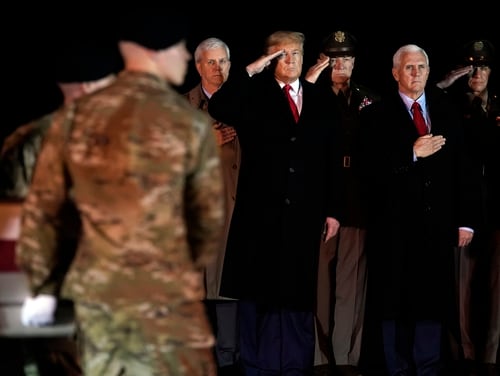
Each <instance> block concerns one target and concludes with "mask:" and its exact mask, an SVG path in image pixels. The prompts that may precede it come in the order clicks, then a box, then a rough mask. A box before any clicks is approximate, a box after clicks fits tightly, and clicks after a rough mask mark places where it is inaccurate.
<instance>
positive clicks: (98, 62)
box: [54, 40, 123, 83]
mask: <svg viewBox="0 0 500 376" xmlns="http://www.w3.org/2000/svg"><path fill="white" fill-rule="evenodd" d="M122 68H123V62H122V59H121V56H120V53H119V51H118V46H117V44H116V42H115V43H109V44H107V43H106V44H104V43H103V44H99V43H96V42H95V41H94V42H91V41H81V40H75V41H73V43H66V44H65V45H64V46H60V47H58V49H57V51H56V53H55V63H54V77H55V80H56V82H59V83H71V82H91V81H96V80H99V79H101V78H103V77H106V76H108V75H110V74H112V73H118V72H119V71H120V70H121V69H122Z"/></svg>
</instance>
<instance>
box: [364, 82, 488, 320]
mask: <svg viewBox="0 0 500 376" xmlns="http://www.w3.org/2000/svg"><path fill="white" fill-rule="evenodd" d="M426 100H427V105H428V109H429V113H430V118H431V127H432V131H431V133H432V134H434V135H443V136H445V138H446V144H445V145H444V146H443V148H442V149H441V150H439V151H438V152H437V153H435V154H434V155H432V156H430V157H427V158H419V159H418V160H417V161H414V158H413V144H414V142H415V141H416V139H417V138H418V134H417V131H416V128H415V126H414V124H413V121H412V119H411V116H410V114H409V112H408V111H407V109H406V107H405V104H404V102H403V100H402V99H401V97H400V96H399V94H398V92H397V91H394V93H392V94H389V95H387V96H385V98H384V99H383V100H382V102H380V103H378V104H373V105H372V106H368V107H367V108H366V110H365V111H362V113H361V117H362V132H363V139H364V154H365V155H364V159H363V161H364V166H365V178H366V185H365V187H366V188H367V189H369V190H370V196H369V197H371V199H370V207H371V210H370V213H371V221H370V224H369V226H368V240H367V242H368V247H369V248H368V249H369V252H370V260H371V263H370V267H371V269H370V273H371V275H372V276H371V278H372V279H371V280H372V281H374V283H375V281H376V282H378V284H377V286H378V291H377V292H378V297H379V300H378V304H377V306H378V307H379V308H380V309H381V311H380V312H381V314H382V317H383V318H385V319H400V318H403V319H404V318H409V319H441V318H443V317H444V314H446V313H447V312H450V311H451V310H452V308H453V304H452V299H453V295H452V292H453V285H452V281H453V275H452V273H453V247H454V246H456V245H457V243H458V228H459V226H467V227H471V228H474V227H475V224H476V223H477V219H478V213H479V212H478V204H477V198H478V197H479V194H478V191H477V189H478V185H476V183H477V182H478V181H479V180H478V179H477V178H473V177H472V176H471V175H470V164H469V163H468V161H467V160H466V159H465V157H464V153H463V152H464V148H463V128H462V123H461V117H460V114H459V112H458V109H457V108H456V107H455V106H454V105H453V103H452V102H451V101H450V98H449V97H448V96H447V95H446V94H445V93H443V92H441V91H439V89H434V88H431V89H427V90H426Z"/></svg>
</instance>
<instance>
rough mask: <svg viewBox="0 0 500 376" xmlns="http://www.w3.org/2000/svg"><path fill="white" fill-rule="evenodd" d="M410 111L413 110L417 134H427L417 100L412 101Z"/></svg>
mask: <svg viewBox="0 0 500 376" xmlns="http://www.w3.org/2000/svg"><path fill="white" fill-rule="evenodd" d="M411 111H412V112H413V122H414V123H415V127H417V131H418V134H419V135H420V136H423V135H425V134H427V125H426V124H425V120H424V116H423V115H422V109H421V108H420V105H419V104H418V102H416V101H415V102H413V104H412V105H411Z"/></svg>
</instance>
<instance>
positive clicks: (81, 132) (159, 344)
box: [17, 9, 224, 376]
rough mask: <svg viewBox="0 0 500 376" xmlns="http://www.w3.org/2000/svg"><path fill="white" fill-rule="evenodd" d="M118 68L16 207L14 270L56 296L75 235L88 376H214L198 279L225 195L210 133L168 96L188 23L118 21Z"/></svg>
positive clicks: (175, 19)
mask: <svg viewBox="0 0 500 376" xmlns="http://www.w3.org/2000/svg"><path fill="white" fill-rule="evenodd" d="M118 29H119V44H118V45H119V50H120V52H121V55H122V57H123V61H124V64H125V69H124V71H122V72H121V73H120V74H119V76H118V77H117V79H116V80H115V82H114V83H113V84H111V85H110V86H108V87H106V88H104V89H103V90H101V91H99V92H97V93H94V94H93V95H88V96H85V97H82V98H80V99H78V100H76V101H74V102H73V103H72V104H71V105H69V106H66V107H65V108H63V109H62V110H61V111H59V112H58V113H57V114H56V115H55V117H54V120H53V122H52V124H51V126H50V128H49V130H48V133H47V135H46V139H45V142H44V144H43V147H42V150H41V152H40V155H39V157H38V161H37V165H36V168H35V172H34V175H33V181H32V186H31V187H30V191H29V194H28V196H27V198H26V201H25V203H24V206H23V212H22V228H21V236H20V239H19V244H18V247H17V262H18V265H19V267H20V268H21V269H22V270H23V271H24V272H25V273H26V274H27V276H28V278H29V284H30V289H31V292H32V293H33V295H34V296H37V295H39V294H46V293H48V294H50V293H53V291H52V286H50V285H46V283H45V282H46V281H47V279H48V278H49V277H50V275H51V274H52V273H54V268H55V265H57V260H58V259H59V258H60V257H62V255H61V254H59V253H58V252H57V251H58V247H57V245H58V240H59V236H60V231H61V229H62V226H63V223H62V218H61V216H60V214H61V208H63V207H64V206H65V204H66V203H67V202H72V203H74V205H75V207H76V210H77V213H78V215H79V218H80V220H81V222H82V232H81V235H80V238H79V241H78V245H77V250H76V255H75V258H74V260H73V263H72V264H71V266H70V268H69V271H68V273H67V274H66V276H65V280H64V284H63V287H62V296H63V297H67V298H69V299H72V300H73V301H74V303H75V313H76V321H77V325H78V328H79V330H80V331H79V336H80V337H79V340H80V343H81V351H82V368H83V372H84V374H85V375H179V376H188V375H189V376H193V375H194V376H214V375H215V374H216V368H215V362H214V359H213V354H212V347H213V345H214V337H213V334H212V332H211V330H210V325H209V323H208V320H207V317H206V314H205V311H204V306H203V303H202V302H201V299H202V298H203V283H202V273H201V268H203V267H205V266H206V265H207V264H208V263H210V262H212V260H213V258H214V257H215V256H216V252H217V251H218V246H219V243H220V236H221V235H222V229H223V223H224V202H223V192H224V186H223V182H222V176H221V171H220V162H219V157H218V151H217V145H216V143H215V138H214V136H213V134H212V131H211V121H210V119H209V117H208V116H206V115H205V114H204V113H202V112H201V111H198V110H196V109H193V108H192V106H190V105H189V103H188V102H187V101H186V100H185V98H183V97H182V96H181V95H180V94H179V93H177V92H176V91H175V90H174V89H173V87H172V85H180V84H182V83H183V81H184V77H185V74H186V72H187V68H188V61H189V59H190V58H191V55H190V54H189V52H188V51H187V50H186V45H185V37H186V35H187V30H186V20H185V19H184V18H183V17H182V16H181V15H178V14H173V13H168V15H165V14H164V13H162V12H160V11H159V10H158V9H148V13H146V12H141V11H135V12H133V13H131V14H125V15H121V16H120V19H119V25H118Z"/></svg>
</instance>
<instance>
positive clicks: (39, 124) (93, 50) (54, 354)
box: [0, 40, 122, 376]
mask: <svg viewBox="0 0 500 376" xmlns="http://www.w3.org/2000/svg"><path fill="white" fill-rule="evenodd" d="M50 58H53V59H54V67H55V69H54V73H55V80H56V83H57V85H58V86H59V88H60V90H61V93H62V95H63V104H64V105H70V104H71V103H72V102H73V101H74V100H76V99H77V98H80V97H82V96H84V95H87V94H90V93H93V92H95V91H97V90H99V89H101V88H103V87H105V86H107V85H109V84H110V83H111V82H112V81H113V80H114V79H115V77H116V73H117V72H118V71H119V70H120V69H121V67H122V64H121V59H120V55H119V52H118V48H117V46H116V43H105V42H102V43H92V44H90V43H88V42H86V41H83V40H78V41H77V40H75V41H74V43H73V44H71V45H69V46H63V47H60V48H59V49H58V50H57V52H56V53H55V54H54V55H53V56H50ZM54 116H55V114H54V113H49V114H47V115H45V116H42V117H41V118H39V119H37V120H34V121H32V122H30V123H28V124H25V125H22V126H19V127H18V128H17V129H16V130H15V131H14V132H13V133H12V134H10V135H9V136H8V137H7V138H6V139H5V142H4V143H3V147H2V152H1V158H0V167H1V178H0V181H1V188H0V194H1V199H2V200H5V201H6V202H8V203H10V205H11V206H14V205H16V206H19V207H21V205H22V203H23V201H24V199H25V197H26V195H27V193H28V190H29V187H30V183H31V179H32V175H33V171H34V167H35V164H36V161H37V157H38V153H39V151H40V148H41V145H42V142H43V140H44V136H45V134H46V133H47V131H48V129H49V127H50V125H51V123H52V120H53V118H54ZM66 208H67V210H64V211H62V212H61V215H63V216H64V219H63V226H64V228H63V230H62V231H61V236H60V238H59V241H58V245H57V246H58V247H59V249H60V254H61V255H62V256H61V257H58V259H57V260H56V261H55V262H57V266H54V272H53V273H52V274H51V275H50V277H49V278H47V279H46V280H45V281H44V285H45V286H51V287H50V288H49V289H47V291H45V292H44V293H40V294H38V295H36V296H33V297H32V296H28V297H26V299H25V301H24V304H23V306H22V310H21V322H22V323H23V325H25V326H45V325H50V324H52V323H53V322H54V320H55V317H56V311H57V308H58V306H59V307H64V306H67V305H69V304H70V303H71V302H69V301H66V300H62V301H60V300H59V299H60V295H59V294H60V288H61V284H62V282H63V278H64V274H65V272H66V271H67V269H68V267H69V265H70V263H71V261H72V259H73V257H74V253H75V249H76V242H77V241H78V234H79V231H80V222H79V220H78V217H77V216H76V215H75V214H76V213H75V211H74V208H73V207H71V206H67V207H66ZM2 209H3V208H2ZM19 212H20V210H19ZM13 220H14V218H12V219H11V221H13ZM16 223H17V218H16ZM16 240H17V239H16ZM12 259H14V255H12ZM49 290H50V291H49ZM27 342H28V343H27V345H29V347H30V349H31V350H32V351H31V352H32V353H33V354H31V356H32V358H33V359H34V360H35V363H36V364H35V366H36V368H37V369H38V372H39V373H40V375H42V376H43V375H49V376H53V375H59V374H61V375H78V374H81V371H80V367H79V365H78V363H79V359H78V356H77V348H76V342H75V341H71V340H67V339H62V338H43V339H41V338H35V339H33V340H27ZM25 362H27V363H30V359H29V357H27V358H26V359H25Z"/></svg>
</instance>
